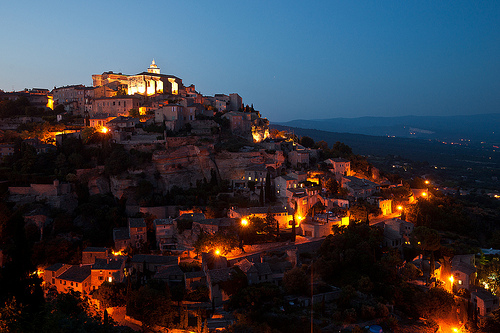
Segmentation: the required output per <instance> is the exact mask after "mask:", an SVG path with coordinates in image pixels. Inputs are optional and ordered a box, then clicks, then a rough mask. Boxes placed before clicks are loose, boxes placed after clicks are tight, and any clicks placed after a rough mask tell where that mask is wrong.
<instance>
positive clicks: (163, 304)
mask: <svg viewBox="0 0 500 333" xmlns="http://www.w3.org/2000/svg"><path fill="white" fill-rule="evenodd" d="M174 314H175V312H174V311H173V309H172V307H171V304H170V293H169V291H168V287H167V286H166V285H165V284H164V283H160V282H157V283H153V282H152V281H151V282H150V283H148V285H146V286H142V287H140V288H139V289H138V290H135V291H130V292H129V295H128V299H127V315H129V316H132V317H134V318H136V319H137V320H140V321H142V323H143V326H144V327H146V328H148V329H151V328H152V327H153V326H154V325H159V326H163V327H168V326H170V325H171V324H172V322H173V320H174V316H175V315H174Z"/></svg>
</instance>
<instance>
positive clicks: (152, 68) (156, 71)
mask: <svg viewBox="0 0 500 333" xmlns="http://www.w3.org/2000/svg"><path fill="white" fill-rule="evenodd" d="M148 73H153V74H160V68H159V67H158V66H156V64H155V60H154V59H153V61H152V62H151V65H149V68H148Z"/></svg>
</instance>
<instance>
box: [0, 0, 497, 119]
mask: <svg viewBox="0 0 500 333" xmlns="http://www.w3.org/2000/svg"><path fill="white" fill-rule="evenodd" d="M0 31H1V34H0V45H1V47H0V89H3V90H6V91H11V90H12V89H15V90H22V89H24V88H33V87H42V88H53V87H54V86H62V85H69V84H80V83H82V84H85V85H92V79H91V75H92V74H100V73H102V72H104V71H109V70H112V71H115V72H123V73H126V74H135V73H138V72H141V71H144V70H145V69H146V68H147V67H148V66H149V64H150V63H151V59H152V58H154V59H155V60H156V63H157V64H158V66H159V67H160V68H161V71H162V73H164V74H173V75H176V76H178V77H180V78H182V79H183V82H184V84H186V85H189V84H191V83H194V84H195V85H196V88H197V90H198V91H200V92H201V93H203V94H206V95H213V94H214V93H232V92H237V93H239V94H240V95H241V96H242V97H243V101H244V103H248V104H251V103H253V104H254V106H255V108H256V109H258V110H260V111H261V112H262V114H263V116H265V117H267V118H269V119H270V120H271V121H286V120H292V119H298V118H304V119H317V118H334V117H358V116H396V115H409V114H413V115H419V114H421V115H453V114H477V113H492V112H500V1H465V2H464V1H423V0H418V1H353V0H349V1H269V0H267V1H254V0H252V1H245V2H243V1H234V0H231V1H216V0H213V1H166V0H163V1H126V0H121V1H108V0H106V1H102V0H100V1H92V0H86V1H67V0H62V1H52V0H48V1H39V0H37V1H22V2H21V1H3V0H2V1H1V2H0Z"/></svg>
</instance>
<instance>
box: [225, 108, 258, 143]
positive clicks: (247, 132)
mask: <svg viewBox="0 0 500 333" xmlns="http://www.w3.org/2000/svg"><path fill="white" fill-rule="evenodd" d="M223 117H224V118H226V119H229V127H230V129H231V133H233V134H235V135H239V136H243V137H248V138H251V137H252V113H249V112H239V111H231V112H227V113H225V114H224V115H223Z"/></svg>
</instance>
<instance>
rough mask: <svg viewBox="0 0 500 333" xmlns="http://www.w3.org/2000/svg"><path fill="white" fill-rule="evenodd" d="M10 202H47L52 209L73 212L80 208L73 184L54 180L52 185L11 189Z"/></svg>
mask: <svg viewBox="0 0 500 333" xmlns="http://www.w3.org/2000/svg"><path fill="white" fill-rule="evenodd" d="M8 200H9V201H11V202H16V203H32V202H35V201H42V200H45V201H46V203H47V204H48V205H49V206H50V207H52V208H59V209H63V210H66V211H68V212H72V211H73V210H74V209H75V208H76V206H78V200H77V198H76V194H75V193H74V192H73V191H72V189H71V184H69V183H60V182H59V180H57V179H56V180H54V181H53V182H52V184H30V186H26V187H9V198H8Z"/></svg>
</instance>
